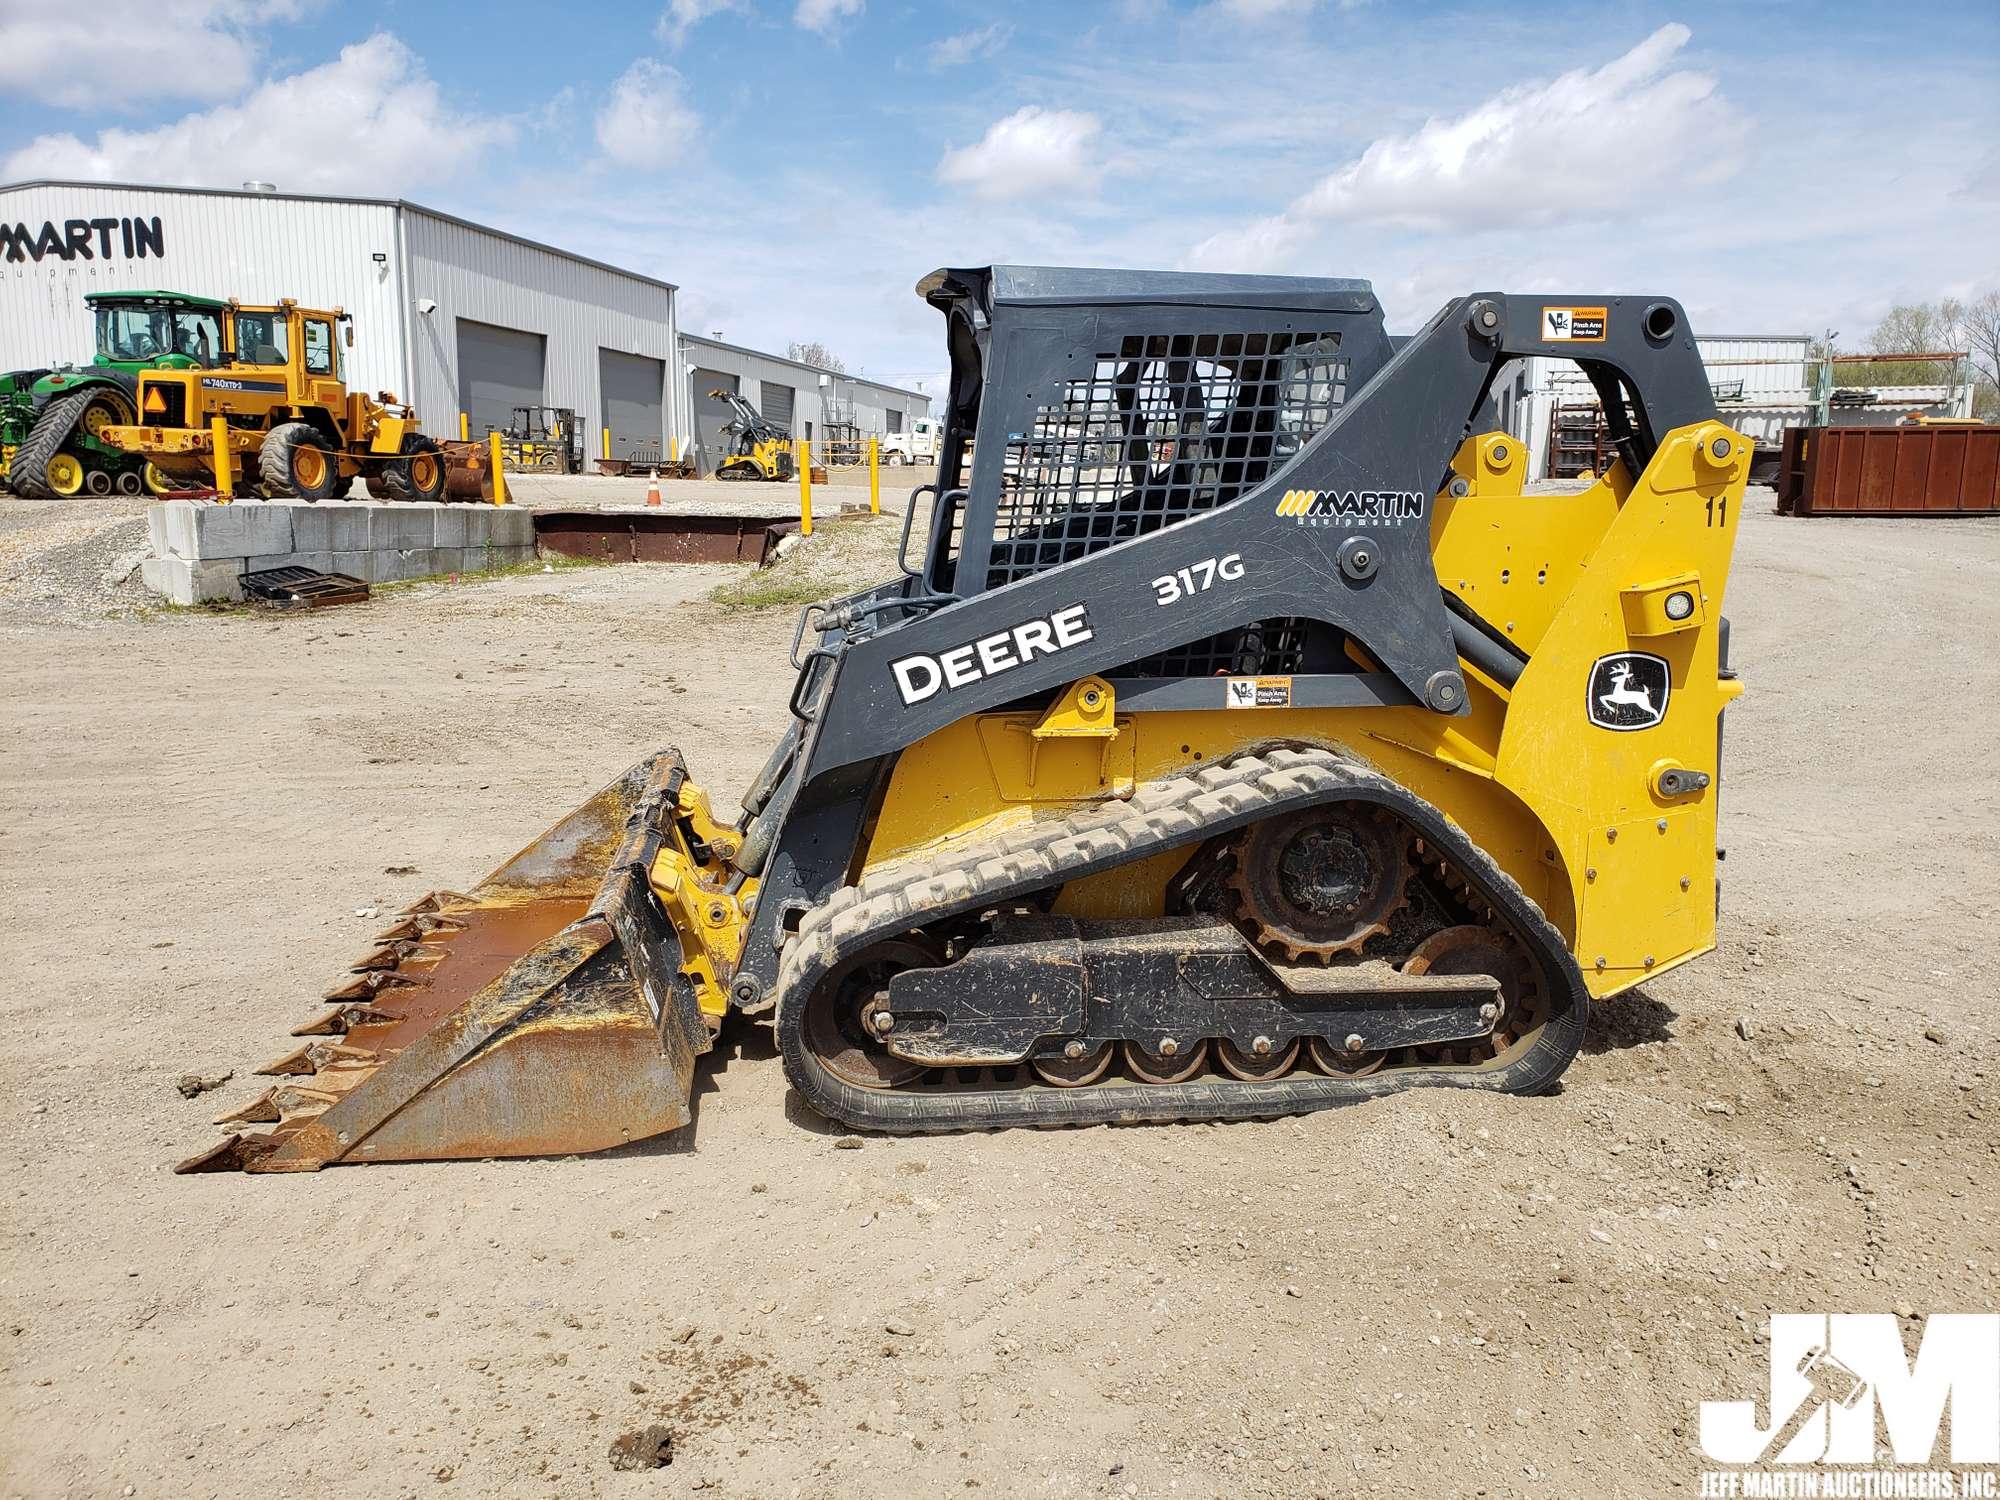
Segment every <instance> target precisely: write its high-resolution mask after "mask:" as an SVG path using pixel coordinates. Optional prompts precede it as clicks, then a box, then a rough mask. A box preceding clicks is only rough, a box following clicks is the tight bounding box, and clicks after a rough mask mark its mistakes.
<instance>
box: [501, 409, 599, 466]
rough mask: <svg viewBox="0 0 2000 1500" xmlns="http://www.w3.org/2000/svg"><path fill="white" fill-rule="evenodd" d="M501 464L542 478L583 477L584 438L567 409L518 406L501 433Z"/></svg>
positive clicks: (570, 411)
mask: <svg viewBox="0 0 2000 1500" xmlns="http://www.w3.org/2000/svg"><path fill="white" fill-rule="evenodd" d="M500 460H501V462H502V463H503V464H505V465H506V466H507V467H508V468H510V469H527V470H532V471H534V472H535V473H538V474H581V473H582V472H583V437H582V435H581V434H580V433H579V432H578V431H577V426H576V413H575V412H574V411H572V410H571V409H570V408H569V407H567V406H517V407H515V408H514V415H513V417H512V419H511V420H510V421H509V422H508V423H507V425H506V426H505V427H503V428H501V429H500Z"/></svg>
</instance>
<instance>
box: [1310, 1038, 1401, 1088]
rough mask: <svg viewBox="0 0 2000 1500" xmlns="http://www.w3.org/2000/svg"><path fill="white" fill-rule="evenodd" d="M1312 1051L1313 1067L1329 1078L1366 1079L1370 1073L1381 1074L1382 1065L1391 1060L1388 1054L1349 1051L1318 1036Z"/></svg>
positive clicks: (1311, 1047)
mask: <svg viewBox="0 0 2000 1500" xmlns="http://www.w3.org/2000/svg"><path fill="white" fill-rule="evenodd" d="M1310 1051H1311V1054H1312V1063H1313V1066H1314V1067H1315V1068H1318V1069H1319V1070H1320V1072H1322V1073H1324V1074H1326V1075H1327V1077H1329V1078H1366V1077H1367V1076H1368V1075H1369V1074H1370V1073H1379V1072H1380V1071H1381V1070H1382V1064H1383V1063H1385V1062H1387V1061H1388V1060H1389V1054H1388V1053H1386V1052H1369V1051H1367V1050H1366V1049H1361V1048H1357V1049H1355V1050H1353V1051H1349V1050H1348V1049H1347V1048H1345V1047H1337V1046H1335V1045H1334V1044H1333V1043H1332V1042H1329V1041H1328V1040H1327V1039H1326V1038H1325V1037H1318V1036H1316V1037H1314V1038H1313V1039H1312V1043H1311V1046H1310Z"/></svg>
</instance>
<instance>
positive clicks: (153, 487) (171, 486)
mask: <svg viewBox="0 0 2000 1500" xmlns="http://www.w3.org/2000/svg"><path fill="white" fill-rule="evenodd" d="M144 482H145V486H146V493H147V494H149V495H166V494H171V493H172V492H173V491H175V490H178V489H185V488H186V486H185V485H183V484H182V483H181V482H180V480H178V479H176V478H174V476H173V475H171V474H169V473H168V472H167V471H166V470H165V469H162V468H160V467H159V466H158V465H157V464H147V465H146V469H145V479H144Z"/></svg>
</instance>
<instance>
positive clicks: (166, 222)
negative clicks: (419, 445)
mask: <svg viewBox="0 0 2000 1500" xmlns="http://www.w3.org/2000/svg"><path fill="white" fill-rule="evenodd" d="M395 215H396V209H395V205H393V204H390V203H366V202H360V203H357V202H332V201H327V200H324V199H315V198H290V197H285V196H282V195H279V194H244V193H201V192H191V191H186V190H179V189H163V188H138V187H117V186H105V185H97V184H62V183H30V184H26V185H23V186H19V187H4V188H0V226H5V228H6V229H7V230H8V231H14V230H16V229H17V228H18V227H19V226H23V225H25V226H26V228H27V230H28V234H29V236H36V235H38V234H39V231H40V229H41V227H42V225H43V224H45V223H53V224H54V225H55V226H56V229H57V232H58V233H60V232H61V231H62V227H63V225H64V223H65V222H66V221H69V220H86V221H87V220H91V219H101V218H115V219H129V218H135V217H144V218H146V219H148V220H151V219H153V218H158V219H159V221H160V233H161V239H162V246H161V252H160V254H159V255H158V256H152V255H148V256H146V257H145V258H144V259H139V258H136V257H133V258H128V257H126V256H125V255H124V254H123V249H124V246H123V243H122V235H121V233H120V232H119V231H115V230H114V231H113V232H112V234H111V240H112V255H111V258H110V259H108V260H107V259H105V258H104V256H103V255H102V254H101V253H100V252H101V249H102V242H101V240H99V239H98V238H97V237H96V236H95V235H93V237H92V243H91V251H92V253H91V255H90V256H88V257H86V256H84V255H81V254H71V255H68V256H63V255H58V254H56V253H54V252H53V251H44V253H43V254H42V255H41V256H40V258H39V259H37V258H36V256H35V255H34V253H33V252H32V251H31V250H30V249H28V248H27V247H26V246H24V245H23V244H22V243H21V241H20V239H19V238H16V237H14V236H12V235H11V234H10V235H9V236H8V238H7V243H5V244H4V246H0V368H4V369H20V368H23V367H26V366H33V365H45V364H52V363H58V362H61V361H66V360H74V361H76V362H77V363H84V362H87V361H88V360H89V358H90V354H91V336H90V316H89V313H88V312H87V311H86V310H85V308H84V305H83V298H84V295H85V294H86V293H88V292H120V291H151V290H165V291H175V292H191V293H194V294H196V295H199V296H203V297H235V298H238V299H239V300H241V301H244V302H252V303H255V302H275V301H277V300H278V299H279V298H280V297H294V298H297V299H298V300H299V301H300V302H302V303H304V304H306V305H307V306H310V307H336V306H337V307H343V308H345V309H346V310H347V311H349V312H351V313H353V314H354V348H353V349H352V350H351V351H349V353H348V361H349V363H348V369H349V371H350V376H349V378H350V380H351V381H352V382H353V383H354V384H355V385H357V386H361V387H364V388H366V389H368V390H371V391H373V390H384V389H386V390H394V391H397V392H398V393H399V394H404V395H407V393H408V390H409V384H408V381H407V379H406V377H405V373H404V367H403V351H402V340H401V326H400V324H399V322H398V317H397V315H398V312H399V310H400V308H401V303H402V299H401V297H400V295H399V291H398V286H397V258H396V232H395ZM376 254H380V255H381V256H382V260H381V262H380V263H379V264H378V263H377V262H376V261H375V260H374V259H373V257H374V256H375V255H376ZM423 415H424V416H425V417H426V419H427V420H431V421H432V422H433V423H434V422H435V419H434V418H432V416H431V413H429V412H424V413H423ZM433 430H434V431H435V430H442V429H439V428H437V427H436V426H435V425H433Z"/></svg>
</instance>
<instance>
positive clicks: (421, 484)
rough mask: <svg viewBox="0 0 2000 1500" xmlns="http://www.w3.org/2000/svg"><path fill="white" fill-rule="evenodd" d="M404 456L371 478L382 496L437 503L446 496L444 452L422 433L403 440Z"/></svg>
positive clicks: (373, 487) (376, 492)
mask: <svg viewBox="0 0 2000 1500" xmlns="http://www.w3.org/2000/svg"><path fill="white" fill-rule="evenodd" d="M403 453H404V457H402V458H400V459H396V460H393V461H392V462H389V463H386V464H384V465H382V472H381V474H380V476H379V477H376V478H371V479H370V480H369V481H368V492H369V493H370V494H371V495H374V496H376V497H377V498H378V499H387V500H404V501H416V502H418V503H420V504H425V505H434V504H436V503H437V502H438V501H440V500H442V499H444V454H443V452H442V451H441V450H440V449H439V448H438V445H437V443H436V442H435V441H434V440H433V439H431V438H427V437H425V436H424V435H423V434H422V433H413V434H412V435H411V436H409V437H406V438H404V439H403Z"/></svg>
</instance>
